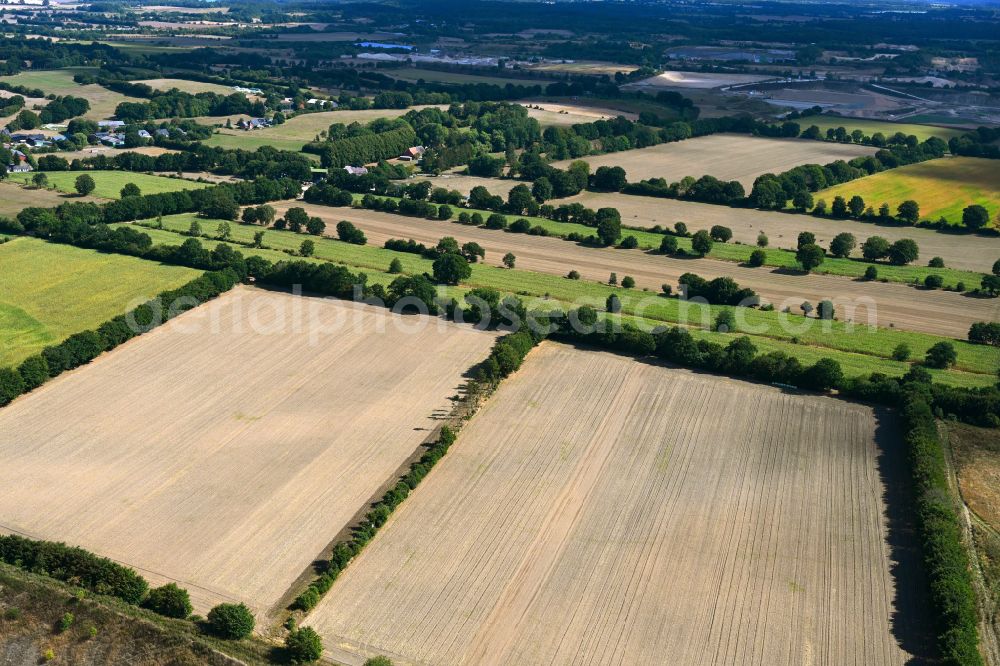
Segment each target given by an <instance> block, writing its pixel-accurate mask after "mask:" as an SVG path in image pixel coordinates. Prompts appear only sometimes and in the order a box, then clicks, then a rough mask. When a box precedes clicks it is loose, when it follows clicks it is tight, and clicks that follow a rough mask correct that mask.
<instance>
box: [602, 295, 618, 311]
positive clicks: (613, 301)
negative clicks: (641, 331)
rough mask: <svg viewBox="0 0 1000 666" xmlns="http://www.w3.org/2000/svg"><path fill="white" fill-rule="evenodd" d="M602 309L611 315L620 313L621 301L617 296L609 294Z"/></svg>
mask: <svg viewBox="0 0 1000 666" xmlns="http://www.w3.org/2000/svg"><path fill="white" fill-rule="evenodd" d="M604 309H605V310H607V311H608V312H611V313H617V312H621V310H622V301H621V299H620V298H618V295H617V294H611V295H609V296H608V298H607V299H606V300H605V301H604Z"/></svg>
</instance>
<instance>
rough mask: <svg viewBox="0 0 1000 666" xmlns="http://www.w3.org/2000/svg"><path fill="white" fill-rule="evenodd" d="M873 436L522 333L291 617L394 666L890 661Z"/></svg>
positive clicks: (736, 389) (893, 617) (836, 420)
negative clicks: (404, 488)
mask: <svg viewBox="0 0 1000 666" xmlns="http://www.w3.org/2000/svg"><path fill="white" fill-rule="evenodd" d="M717 414H726V415H728V418H726V419H719V418H716V417H715V415H717ZM895 432H896V429H895V424H894V422H893V419H892V418H890V415H888V414H887V413H885V412H882V411H879V412H873V410H872V409H871V408H869V407H863V406H861V405H856V404H851V403H847V402H842V401H838V400H834V399H831V398H824V397H813V396H804V395H793V394H786V393H783V392H782V391H780V390H779V389H776V388H772V387H767V386H762V385H755V384H749V383H744V382H737V381H733V380H729V379H723V378H718V377H710V376H703V375H697V374H694V373H691V372H688V371H684V370H675V369H667V368H664V367H657V366H653V365H647V364H644V363H641V362H638V361H635V360H632V359H629V358H625V357H621V356H616V355H613V354H610V353H605V352H592V351H581V350H576V349H573V348H570V347H566V346H562V345H558V344H556V343H543V345H542V346H541V347H540V348H539V349H536V350H535V351H533V352H532V353H531V355H530V356H529V357H528V360H527V361H526V363H525V366H524V367H523V368H522V370H521V371H520V372H519V373H518V374H517V375H515V376H514V377H513V378H512V379H510V380H508V382H506V383H505V384H503V385H502V386H501V388H500V389H499V391H498V392H497V393H496V394H495V395H494V396H493V397H492V398H491V400H490V401H489V403H488V404H487V405H486V406H485V407H484V408H483V409H482V410H481V411H480V413H479V414H478V415H476V416H475V417H474V418H473V419H472V421H471V422H470V423H469V424H468V425H467V426H466V428H465V429H463V431H462V432H461V434H460V435H459V440H458V443H457V444H456V446H455V447H453V448H452V450H451V451H450V452H449V453H448V455H447V456H446V457H445V459H444V460H443V461H442V463H441V464H440V465H439V466H438V467H436V468H435V469H434V470H433V471H432V472H431V474H430V475H429V476H428V477H427V479H426V480H425V481H424V482H423V484H421V485H420V486H419V487H418V488H417V489H416V491H414V492H413V493H412V494H411V495H410V497H409V498H408V499H407V500H406V502H404V503H403V505H402V507H401V508H400V509H399V510H398V511H397V512H396V514H395V515H394V516H393V517H392V518H391V519H390V521H389V523H388V524H387V525H386V527H384V528H383V530H382V531H381V532H380V533H379V535H378V536H377V537H376V538H375V539H374V540H373V542H372V543H371V544H370V545H369V546H368V548H367V549H366V550H365V551H364V552H363V553H362V554H361V556H360V557H359V558H358V559H357V560H356V561H355V562H354V563H352V564H351V566H350V567H349V568H348V569H347V570H346V572H345V573H344V574H342V575H341V577H340V579H339V580H338V581H337V583H336V584H335V585H334V587H333V589H332V590H331V591H330V592H329V593H328V594H327V596H326V598H325V599H324V600H323V601H322V602H321V603H320V605H319V606H318V607H317V608H316V610H315V611H313V613H312V614H311V615H310V616H309V618H308V620H307V623H308V624H310V625H311V626H313V627H314V628H315V629H317V631H319V632H320V633H321V634H322V635H323V637H324V640H325V643H326V645H327V646H335V647H334V648H333V649H334V656H337V652H336V651H339V650H343V651H347V652H354V653H362V654H365V655H367V654H371V653H376V652H378V653H386V654H389V655H391V656H392V657H393V659H394V663H405V664H435V665H437V666H452V665H458V664H476V665H479V666H486V665H489V664H521V665H524V666H528V665H534V664H538V665H541V664H546V665H547V664H566V665H569V664H572V665H573V666H583V665H588V664H643V663H646V664H662V663H670V664H682V665H686V664H691V665H695V664H707V663H714V664H751V663H752V664H776V665H781V664H789V665H792V664H794V665H796V666H798V665H799V664H806V663H815V664H848V663H852V664H869V665H870V664H902V663H904V662H906V661H907V659H908V658H909V656H910V655H909V654H908V650H918V651H919V650H920V649H921V648H918V647H915V646H914V645H913V644H912V643H909V642H908V641H909V638H910V634H911V632H915V631H916V630H918V629H919V628H920V626H921V625H920V623H919V619H918V618H915V617H914V614H915V612H916V611H917V610H918V609H919V608H920V607H921V606H920V605H919V604H920V602H921V600H920V599H913V598H912V597H910V596H909V595H907V596H905V597H904V598H900V592H899V589H902V588H906V589H908V590H914V589H919V587H918V585H919V580H914V579H909V578H907V579H905V580H903V581H899V580H897V579H894V577H893V573H891V568H892V567H893V565H894V561H899V562H900V567H899V568H898V569H896V571H897V574H896V575H901V574H902V573H903V572H905V573H909V572H910V570H909V567H910V565H912V564H913V563H914V562H916V561H919V560H916V559H914V558H915V556H916V553H915V552H911V551H910V550H909V549H908V548H900V547H896V548H894V549H891V548H890V546H889V539H890V538H894V537H897V536H900V535H897V534H895V532H894V531H893V530H896V529H897V528H898V527H899V525H898V524H897V523H895V522H893V523H892V524H890V520H889V517H888V516H889V513H888V509H887V506H886V504H885V500H884V499H883V498H884V497H886V496H888V497H890V498H892V499H894V498H895V487H896V486H895V484H897V483H904V482H905V481H904V480H902V479H900V478H896V477H897V475H899V476H902V475H903V473H904V472H903V470H904V469H905V467H904V465H905V463H904V458H903V451H902V449H901V444H900V443H899V441H898V440H897V439H896V436H895ZM887 493H888V495H887ZM891 508H893V509H894V510H896V511H898V510H900V507H896V506H894V507H891ZM893 515H894V516H895V515H896V514H895V513H894V514H893ZM903 515H905V514H903ZM893 543H896V544H899V543H900V542H899V541H898V540H895V539H894V541H893ZM917 574H918V575H919V572H917ZM914 635H919V634H914ZM904 641H906V642H907V645H906V647H903V646H902V645H901V643H902V642H904Z"/></svg>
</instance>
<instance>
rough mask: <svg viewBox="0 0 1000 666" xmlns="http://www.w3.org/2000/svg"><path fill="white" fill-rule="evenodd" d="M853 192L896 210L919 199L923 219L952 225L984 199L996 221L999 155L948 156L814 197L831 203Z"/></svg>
mask: <svg viewBox="0 0 1000 666" xmlns="http://www.w3.org/2000/svg"><path fill="white" fill-rule="evenodd" d="M854 195H858V196H860V197H861V198H862V199H864V200H865V203H867V204H868V205H871V206H874V207H875V208H876V209H877V208H878V207H879V206H880V205H881V204H882V202H886V203H888V204H889V207H890V208H891V209H892V210H893V212H895V210H896V207H897V206H899V204H900V203H902V202H903V201H906V200H907V199H912V200H914V201H916V202H917V203H918V204H920V219H922V220H932V221H937V220H938V219H939V218H941V217H943V218H945V219H946V220H948V222H949V223H950V224H952V225H961V223H962V210H963V209H964V208H965V207H966V206H971V205H972V204H979V205H980V206H985V207H986V209H987V210H988V211H990V219H991V220H995V219H996V217H997V213H998V211H1000V160H988V159H983V158H978V157H943V158H941V159H937V160H929V161H927V162H920V163H919V164H910V165H907V166H904V167H899V168H898V169H890V170H888V171H882V172H880V173H876V174H873V175H871V176H867V177H865V178H859V179H858V180H853V181H851V182H849V183H843V184H842V185H837V186H836V187H830V188H827V189H825V190H820V191H819V192H817V193H816V194H815V195H814V196H813V198H814V199H815V200H817V201H818V200H819V199H825V200H826V202H827V205H829V204H830V202H831V201H833V198H834V197H836V196H842V197H844V198H845V199H847V200H850V198H851V197H852V196H854Z"/></svg>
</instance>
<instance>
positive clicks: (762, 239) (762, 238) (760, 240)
mask: <svg viewBox="0 0 1000 666" xmlns="http://www.w3.org/2000/svg"><path fill="white" fill-rule="evenodd" d="M769 243H770V241H769V240H768V238H767V234H765V233H764V232H763V231H762V232H760V233H759V234H757V247H767V246H768V244H769Z"/></svg>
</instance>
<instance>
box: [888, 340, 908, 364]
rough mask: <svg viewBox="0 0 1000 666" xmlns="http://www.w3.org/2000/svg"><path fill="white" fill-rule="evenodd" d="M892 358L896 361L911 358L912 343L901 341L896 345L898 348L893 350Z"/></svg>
mask: <svg viewBox="0 0 1000 666" xmlns="http://www.w3.org/2000/svg"><path fill="white" fill-rule="evenodd" d="M892 359H893V360H894V361H908V360H910V345H908V344H906V343H905V342H900V343H899V344H898V345H896V348H895V349H893V350H892Z"/></svg>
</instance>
